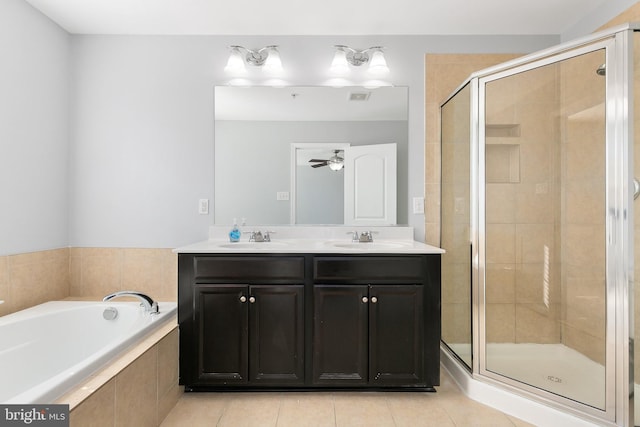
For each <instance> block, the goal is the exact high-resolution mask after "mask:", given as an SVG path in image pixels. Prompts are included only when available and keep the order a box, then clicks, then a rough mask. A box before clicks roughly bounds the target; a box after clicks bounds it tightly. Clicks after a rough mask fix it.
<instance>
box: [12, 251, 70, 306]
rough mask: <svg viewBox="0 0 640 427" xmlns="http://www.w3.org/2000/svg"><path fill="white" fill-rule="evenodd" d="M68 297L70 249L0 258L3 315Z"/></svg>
mask: <svg viewBox="0 0 640 427" xmlns="http://www.w3.org/2000/svg"><path fill="white" fill-rule="evenodd" d="M68 296H69V249H68V248H61V249H52V250H46V251H38V252H31V253H23V254H18V255H7V256H0V300H3V301H4V304H0V316H4V315H6V314H10V313H14V312H16V311H20V310H23V309H25V308H29V307H33V306H34V305H38V304H42V303H44V302H47V301H52V300H61V299H64V298H66V297H68Z"/></svg>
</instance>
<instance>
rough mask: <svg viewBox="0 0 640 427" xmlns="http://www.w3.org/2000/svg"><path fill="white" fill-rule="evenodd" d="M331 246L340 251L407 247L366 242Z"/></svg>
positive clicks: (340, 243) (393, 243)
mask: <svg viewBox="0 0 640 427" xmlns="http://www.w3.org/2000/svg"><path fill="white" fill-rule="evenodd" d="M331 246H334V247H336V248H341V249H393V248H404V247H406V246H407V245H406V244H404V243H399V242H368V243H360V242H339V243H335V242H334V243H332V244H331Z"/></svg>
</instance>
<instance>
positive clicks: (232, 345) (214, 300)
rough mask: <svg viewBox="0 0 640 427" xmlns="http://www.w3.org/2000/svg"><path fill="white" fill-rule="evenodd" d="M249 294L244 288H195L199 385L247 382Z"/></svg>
mask: <svg viewBox="0 0 640 427" xmlns="http://www.w3.org/2000/svg"><path fill="white" fill-rule="evenodd" d="M248 290H249V287H248V286H244V285H212V286H197V287H196V295H195V303H196V307H195V316H196V325H197V330H198V334H197V340H196V342H197V343H198V345H199V349H198V382H200V383H203V384H243V383H246V382H247V380H248V360H247V354H248V348H247V344H248V320H249V319H248V310H247V307H248V304H249V302H248Z"/></svg>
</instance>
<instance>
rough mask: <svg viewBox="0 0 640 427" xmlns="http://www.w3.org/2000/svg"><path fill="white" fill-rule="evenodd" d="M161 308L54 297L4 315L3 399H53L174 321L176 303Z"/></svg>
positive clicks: (0, 321) (0, 335)
mask: <svg viewBox="0 0 640 427" xmlns="http://www.w3.org/2000/svg"><path fill="white" fill-rule="evenodd" d="M159 306H160V313H159V314H157V315H149V314H144V313H143V311H142V309H141V307H140V305H139V304H138V303H137V302H114V301H109V302H86V301H82V302H80V301H52V302H48V303H44V304H41V305H38V306H35V307H32V308H29V309H26V310H23V311H20V312H17V313H13V314H10V315H7V316H4V317H0V378H1V379H2V380H1V381H0V402H2V403H5V404H28V403H52V402H53V401H54V400H55V399H56V398H58V397H60V396H61V395H62V394H64V393H65V392H67V391H68V390H70V389H72V388H73V387H74V386H76V385H78V384H80V383H81V382H82V381H83V380H84V379H86V378H87V377H88V376H89V375H91V374H92V373H93V372H95V371H97V370H98V369H100V368H101V367H103V366H105V365H106V364H107V363H108V362H109V360H111V359H113V358H114V357H116V356H117V355H119V354H121V353H122V352H124V351H125V350H126V349H127V348H129V347H131V346H133V345H134V344H135V343H136V342H137V341H139V340H140V339H142V338H143V337H145V336H146V335H148V334H150V333H151V332H153V331H154V330H156V329H157V328H159V327H160V326H162V325H163V324H165V323H166V322H168V321H170V320H171V319H174V316H175V313H176V303H159ZM108 307H114V308H116V309H117V310H118V315H117V317H116V318H115V319H114V320H105V319H104V318H103V312H104V310H105V309H106V308H108Z"/></svg>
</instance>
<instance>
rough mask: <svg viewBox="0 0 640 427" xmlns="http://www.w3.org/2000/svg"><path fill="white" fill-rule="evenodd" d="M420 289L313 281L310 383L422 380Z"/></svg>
mask: <svg viewBox="0 0 640 427" xmlns="http://www.w3.org/2000/svg"><path fill="white" fill-rule="evenodd" d="M422 288H423V286H422V285H388V286H385V285H371V286H366V285H356V286H351V285H316V286H314V331H313V336H314V338H313V382H314V384H318V385H337V384H342V385H352V386H355V385H374V386H390V385H391V386H393V385H396V386H402V385H410V384H421V383H424V353H423V347H424V339H423V329H424V328H423V326H424V316H423V313H422V301H423V295H422V294H423V291H422Z"/></svg>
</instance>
